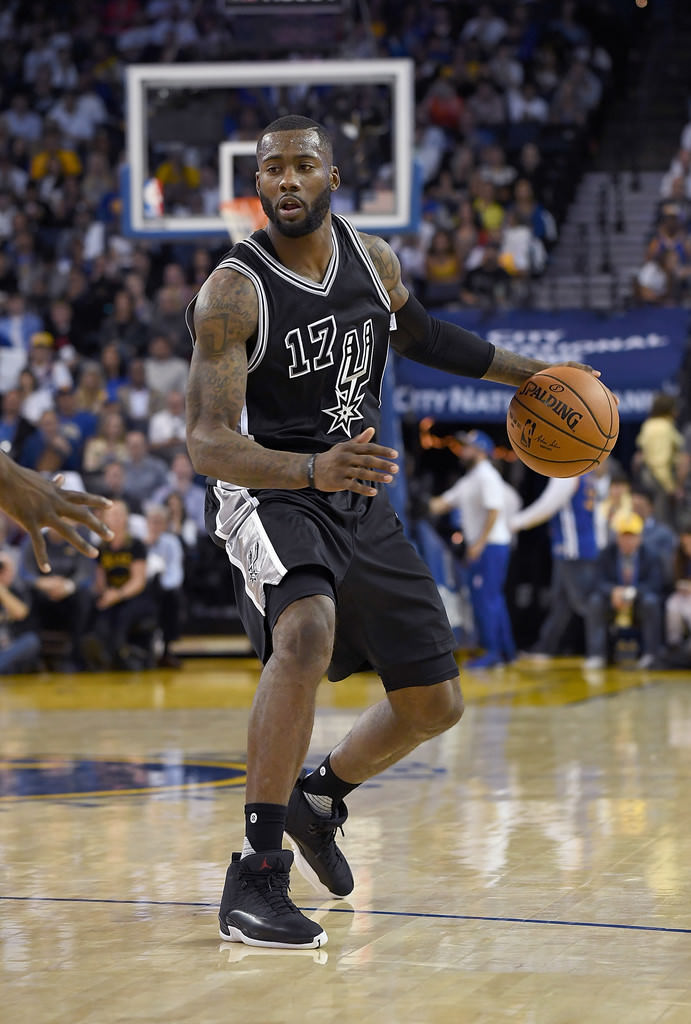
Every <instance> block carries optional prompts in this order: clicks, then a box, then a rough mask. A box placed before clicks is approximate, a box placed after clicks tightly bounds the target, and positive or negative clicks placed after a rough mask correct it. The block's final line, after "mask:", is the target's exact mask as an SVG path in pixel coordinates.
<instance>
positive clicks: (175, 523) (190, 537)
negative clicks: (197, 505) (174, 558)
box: [164, 491, 201, 555]
mask: <svg viewBox="0 0 691 1024" xmlns="http://www.w3.org/2000/svg"><path fill="white" fill-rule="evenodd" d="M164 505H165V507H166V508H167V509H168V516H169V518H168V529H169V530H170V532H171V533H174V534H175V536H176V537H177V538H178V540H179V541H180V543H181V544H182V547H183V550H184V552H185V554H186V555H191V554H193V553H194V550H195V548H196V547H197V543H198V541H199V536H200V533H201V531H200V529H199V526H198V524H197V521H196V520H195V519H192V518H190V516H188V514H187V509H186V508H185V502H184V501H183V498H182V496H181V495H180V494H179V493H178V491H169V493H168V496H167V497H166V498H165V500H164Z"/></svg>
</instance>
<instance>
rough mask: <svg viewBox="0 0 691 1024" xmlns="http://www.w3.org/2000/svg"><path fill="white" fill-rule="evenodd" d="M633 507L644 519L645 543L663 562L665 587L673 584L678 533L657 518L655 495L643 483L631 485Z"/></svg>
mask: <svg viewBox="0 0 691 1024" xmlns="http://www.w3.org/2000/svg"><path fill="white" fill-rule="evenodd" d="M631 507H632V509H633V511H634V512H635V513H636V515H637V516H640V517H641V519H642V520H643V543H644V544H645V546H646V547H647V548H649V549H650V551H654V552H655V554H656V555H657V556H658V558H659V559H660V561H661V563H662V566H663V581H664V584H665V587H667V586H671V583H672V580H673V578H674V556H675V553H676V551H677V548H678V544H679V537H678V536H677V533H676V532H675V531H674V530H673V529H672V527H671V526H669V525H668V524H667V523H661V522H659V521H658V520H657V519H656V518H655V508H654V502H653V496H652V494H651V492H650V491H649V490H647V488H645V487H643V486H642V485H641V484H637V483H634V484H633V485H632V487H631Z"/></svg>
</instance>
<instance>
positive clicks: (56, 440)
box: [19, 408, 80, 472]
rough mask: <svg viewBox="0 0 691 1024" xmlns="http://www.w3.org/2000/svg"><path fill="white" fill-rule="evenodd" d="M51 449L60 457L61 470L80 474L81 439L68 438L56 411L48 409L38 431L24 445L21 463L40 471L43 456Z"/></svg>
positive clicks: (42, 417) (43, 415) (42, 416)
mask: <svg viewBox="0 0 691 1024" xmlns="http://www.w3.org/2000/svg"><path fill="white" fill-rule="evenodd" d="M46 449H51V450H53V451H54V452H56V453H59V456H60V467H59V468H60V469H65V470H73V471H74V472H78V471H79V468H80V463H79V453H80V449H79V439H78V438H75V437H74V435H73V436H72V438H70V437H68V436H67V431H65V430H64V429H63V427H62V425H61V423H60V420H59V419H58V414H57V413H56V411H55V409H52V408H51V409H46V410H45V412H44V413H42V415H41V418H40V419H39V421H38V429H37V430H35V431H34V433H33V434H31V435H30V436H29V437H28V438H27V439H26V441H25V442H24V444H23V445H22V451H21V457H20V460H19V461H20V463H21V465H22V466H28V468H29V469H37V470H40V469H41V466H40V465H39V464H40V462H41V456H42V455H43V453H44V452H45V451H46Z"/></svg>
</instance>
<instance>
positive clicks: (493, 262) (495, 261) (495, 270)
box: [461, 241, 511, 310]
mask: <svg viewBox="0 0 691 1024" xmlns="http://www.w3.org/2000/svg"><path fill="white" fill-rule="evenodd" d="M480 253H481V255H480V263H479V264H478V265H477V266H474V267H473V268H472V269H471V270H468V271H467V273H466V274H465V276H464V278H463V283H462V287H461V299H462V301H463V303H464V304H465V305H466V306H477V307H478V308H480V309H486V310H492V309H499V308H501V307H502V306H505V305H506V304H507V302H508V298H509V294H510V293H509V285H510V281H511V275H510V274H509V273H508V271H507V270H506V268H505V267H503V266H502V265H501V263H500V254H501V253H500V246H499V244H498V243H497V242H495V241H488V242H487V245H485V246H483V247H482V249H481V250H480Z"/></svg>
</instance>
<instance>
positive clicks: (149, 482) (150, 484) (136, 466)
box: [122, 430, 168, 507]
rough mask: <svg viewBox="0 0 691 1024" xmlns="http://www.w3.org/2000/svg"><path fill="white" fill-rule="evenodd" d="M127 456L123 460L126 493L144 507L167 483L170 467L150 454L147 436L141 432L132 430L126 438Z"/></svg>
mask: <svg viewBox="0 0 691 1024" xmlns="http://www.w3.org/2000/svg"><path fill="white" fill-rule="evenodd" d="M125 443H126V446H127V455H126V457H125V458H124V460H123V463H122V464H123V469H124V470H125V486H124V491H125V494H126V495H127V497H128V499H129V500H130V502H132V503H135V504H136V505H138V506H139V507H143V506H144V504H145V502H146V501H150V500H151V495H152V494H154V493H156V491H158V490H159V489H160V488H161V487H163V486H164V485H165V483H166V480H167V476H168V467H167V466H166V464H165V462H164V461H163V460H162V459H159V458H156V456H155V455H151V454H150V453H149V445H148V442H147V439H146V435H145V434H143V433H142V432H141V431H140V430H130V431H128V433H127V437H126V442H125Z"/></svg>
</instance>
